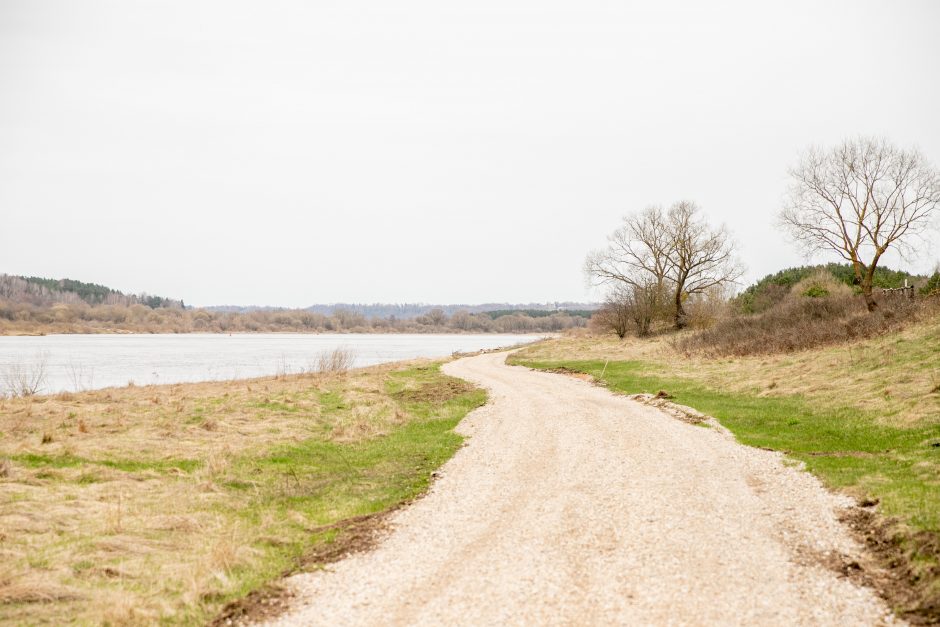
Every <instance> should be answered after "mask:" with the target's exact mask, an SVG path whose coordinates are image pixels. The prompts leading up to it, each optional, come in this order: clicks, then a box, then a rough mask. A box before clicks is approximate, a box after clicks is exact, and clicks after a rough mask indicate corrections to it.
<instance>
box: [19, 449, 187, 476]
mask: <svg viewBox="0 0 940 627" xmlns="http://www.w3.org/2000/svg"><path fill="white" fill-rule="evenodd" d="M10 459H12V460H13V461H15V462H17V463H19V464H22V465H23V466H26V467H27V468H74V467H77V466H104V467H106V468H113V469H115V470H121V471H124V472H141V471H145V470H153V471H156V472H161V473H163V472H168V471H170V470H182V471H183V472H187V473H189V472H192V471H194V470H196V469H197V468H199V467H200V466H202V462H201V461H199V460H197V459H160V460H140V459H86V458H84V457H78V456H76V455H69V454H62V455H40V454H36V453H25V454H22V455H12V456H11V457H10Z"/></svg>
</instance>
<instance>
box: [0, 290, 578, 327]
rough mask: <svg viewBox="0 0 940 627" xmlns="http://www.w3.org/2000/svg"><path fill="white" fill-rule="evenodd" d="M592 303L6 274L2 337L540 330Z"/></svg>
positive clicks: (0, 297) (574, 319) (573, 322)
mask: <svg viewBox="0 0 940 627" xmlns="http://www.w3.org/2000/svg"><path fill="white" fill-rule="evenodd" d="M594 308H595V306H594V305H592V304H587V303H551V304H531V303H529V304H525V305H514V304H511V303H493V304H490V305H472V306H470V305H449V306H434V305H424V304H404V305H385V304H372V305H355V304H337V305H314V306H312V307H309V308H307V309H279V308H269V307H233V306H223V307H207V308H201V309H196V308H192V307H188V308H187V307H186V306H185V305H184V304H183V301H182V300H174V299H169V298H163V297H158V296H150V295H148V294H139V295H130V294H124V293H122V292H120V291H118V290H114V289H111V288H108V287H105V286H103V285H98V284H95V283H84V282H82V281H74V280H71V279H42V278H37V277H19V276H9V275H0V334H2V335H10V334H37V333H246V332H300V333H445V332H446V333H526V332H532V333H539V332H552V331H562V330H564V329H570V328H578V327H584V326H586V325H587V322H588V319H589V318H590V316H591V314H592V313H593V310H594Z"/></svg>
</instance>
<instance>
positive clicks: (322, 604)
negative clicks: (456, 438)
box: [281, 353, 892, 625]
mask: <svg viewBox="0 0 940 627" xmlns="http://www.w3.org/2000/svg"><path fill="white" fill-rule="evenodd" d="M504 359H505V353H502V354H499V353H497V354H488V355H481V356H478V357H471V358H467V359H462V360H459V361H456V362H453V363H451V364H448V365H447V366H445V371H446V372H447V373H448V374H451V375H453V376H457V377H461V378H464V379H467V380H469V381H473V382H475V383H478V384H480V385H483V386H485V387H487V388H488V389H489V390H490V391H491V401H490V403H489V404H488V405H486V406H485V407H483V408H481V409H479V410H477V411H476V412H474V413H472V414H471V415H470V416H468V417H467V418H466V419H465V420H464V422H463V423H461V425H460V427H459V430H460V431H461V432H463V433H465V434H467V435H469V436H470V439H469V440H468V444H467V446H466V447H464V448H463V449H461V450H460V451H459V452H458V454H457V455H456V456H455V457H454V458H453V459H452V460H451V461H450V462H448V463H447V464H446V465H445V466H444V468H443V469H442V472H441V478H440V479H439V480H438V481H437V482H436V483H435V485H434V487H433V489H432V490H431V493H430V494H429V495H428V496H427V497H426V498H424V499H421V500H420V501H419V502H417V503H415V504H414V505H413V506H411V507H409V508H406V509H405V510H403V511H401V512H399V513H398V514H396V515H395V516H394V518H393V521H392V523H393V531H392V532H391V533H390V534H389V537H388V538H386V539H385V540H384V541H383V542H382V543H381V545H380V546H379V547H378V548H377V549H376V550H374V551H372V552H369V553H364V554H359V555H353V556H351V557H349V558H347V559H346V560H344V561H342V562H339V563H337V564H334V565H332V566H330V567H329V568H328V570H326V571H324V572H319V573H313V574H305V575H299V576H297V577H294V578H292V579H291V580H290V583H291V585H293V586H294V587H295V589H296V591H297V594H298V605H297V607H296V608H295V609H294V611H293V612H292V613H291V614H288V615H286V616H284V617H282V618H281V622H282V623H283V624H297V625H301V624H303V625H310V624H323V625H363V624H366V625H369V624H372V625H380V624H381V625H387V624H393V625H406V624H423V625H440V624H451V625H452V624H468V625H484V624H521V623H526V624H610V623H621V624H623V623H629V624H722V625H726V624H756V623H759V624H788V625H792V624H826V625H835V624H852V625H864V624H882V623H884V622H889V623H890V622H891V620H892V619H891V616H890V614H888V613H887V610H886V608H885V606H884V605H883V604H882V602H881V601H880V600H879V599H878V598H877V597H876V596H875V595H874V593H873V592H871V591H870V590H868V589H867V588H861V587H858V586H856V585H855V584H853V583H852V582H850V581H849V580H848V579H846V578H844V577H840V576H839V575H837V574H836V573H835V572H833V571H832V570H830V569H827V568H825V567H824V566H822V565H821V562H822V561H824V560H827V559H830V560H831V559H834V558H836V557H837V556H841V557H840V558H841V559H848V560H852V559H855V557H856V556H855V554H856V552H857V551H858V547H857V546H856V545H855V544H854V543H853V542H852V541H851V540H850V539H849V537H848V535H847V533H846V532H845V530H844V529H843V528H842V527H841V526H840V524H839V523H838V522H837V520H836V516H835V510H836V509H837V508H838V507H840V506H844V505H847V504H848V503H847V501H846V500H844V499H842V498H841V497H836V496H834V495H831V494H828V493H827V492H826V491H824V490H823V489H822V488H821V487H820V485H819V484H818V482H817V481H816V480H815V479H814V478H812V477H811V476H810V475H808V474H806V473H803V472H799V471H797V470H794V469H793V468H791V467H788V466H786V465H785V464H784V463H782V461H781V458H780V457H779V456H778V455H776V454H774V453H768V452H766V451H761V450H757V449H751V448H747V447H744V446H740V445H738V444H736V443H735V442H734V441H733V440H732V439H731V438H730V437H729V436H727V435H724V434H722V433H720V432H718V431H716V430H715V429H709V428H703V427H699V426H693V425H690V424H686V423H683V422H681V421H679V420H676V419H675V418H671V417H668V416H667V415H666V414H664V413H662V412H661V411H659V410H657V409H654V408H652V407H648V406H645V405H641V404H639V403H636V402H633V401H630V400H627V399H625V398H623V397H618V396H615V395H613V394H611V393H609V392H607V391H606V390H604V389H601V388H598V387H595V386H592V385H590V384H589V383H586V382H584V381H579V380H576V379H574V378H571V377H565V376H561V375H553V374H548V373H540V372H533V371H529V370H526V369H523V368H518V367H509V366H506V365H505V364H504V363H503V362H504Z"/></svg>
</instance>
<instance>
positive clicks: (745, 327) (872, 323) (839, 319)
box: [677, 294, 932, 355]
mask: <svg viewBox="0 0 940 627" xmlns="http://www.w3.org/2000/svg"><path fill="white" fill-rule="evenodd" d="M928 307H929V306H928V305H926V304H921V303H918V302H916V301H912V300H909V299H906V298H890V297H889V298H882V299H881V300H880V302H879V309H878V310H876V311H875V312H873V313H869V312H868V310H867V309H866V307H865V302H864V301H863V300H862V299H861V298H859V297H857V296H854V295H845V294H843V295H834V296H825V297H816V298H805V297H798V296H796V297H791V298H787V299H785V300H783V301H782V302H781V303H780V304H778V305H776V306H775V307H773V308H771V309H768V310H766V311H764V312H763V313H759V314H751V315H748V314H734V315H731V316H729V317H727V318H725V319H724V320H722V321H721V322H719V323H718V324H716V325H714V326H713V327H711V328H709V329H706V330H704V331H700V332H699V333H696V334H694V335H690V336H686V337H684V338H681V339H679V340H678V342H677V346H678V348H679V349H680V350H682V351H684V352H686V353H693V352H700V353H704V354H708V355H754V354H767V353H786V352H792V351H798V350H805V349H809V348H813V347H816V346H821V345H825V344H837V343H841V342H848V341H851V340H855V339H860V338H865V337H872V336H875V335H880V334H882V333H885V332H888V331H891V330H893V329H897V328H899V327H900V326H902V325H904V324H905V323H907V322H910V321H913V320H916V319H917V318H918V317H919V316H920V315H921V314H922V313H923V312H925V310H927V311H932V310H931V309H928Z"/></svg>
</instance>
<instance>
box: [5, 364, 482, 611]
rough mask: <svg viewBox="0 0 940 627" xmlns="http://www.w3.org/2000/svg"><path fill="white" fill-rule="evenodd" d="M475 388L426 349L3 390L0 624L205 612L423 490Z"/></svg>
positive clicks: (451, 446) (455, 439) (447, 452)
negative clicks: (344, 526) (21, 394)
mask: <svg viewBox="0 0 940 627" xmlns="http://www.w3.org/2000/svg"><path fill="white" fill-rule="evenodd" d="M484 401H485V394H484V393H483V392H482V391H480V390H476V389H473V388H471V387H469V386H468V385H466V384H464V383H463V382H459V381H457V380H455V379H452V378H450V377H446V376H445V375H443V374H442V373H440V371H439V369H438V366H437V365H436V364H431V365H426V364H425V365H417V366H411V367H405V366H382V367H376V368H371V369H365V370H362V371H355V372H353V373H350V374H349V375H348V376H347V377H320V378H316V377H287V378H280V379H266V380H254V381H250V382H230V383H211V384H195V385H180V386H159V387H150V388H136V389H135V388H123V389H120V390H107V391H102V392H89V393H86V394H82V395H74V396H73V395H63V396H60V397H55V398H45V399H34V400H32V401H30V400H24V399H19V400H16V401H9V400H8V401H5V402H3V404H2V405H0V428H2V430H0V461H2V460H3V459H6V460H7V462H6V463H7V466H6V467H7V476H6V477H5V478H4V477H0V522H2V525H0V555H2V560H0V622H9V623H16V624H20V623H33V622H36V623H38V622H42V621H44V620H47V621H48V620H54V621H55V622H59V623H60V622H61V621H62V619H63V618H64V617H71V618H72V619H73V620H74V622H77V623H85V624H98V623H102V622H114V623H127V622H130V623H152V622H161V623H173V624H178V623H185V624H197V623H199V624H201V623H203V622H204V621H205V620H206V619H207V618H208V617H211V616H212V615H213V614H214V613H215V612H217V611H218V609H219V608H220V607H221V606H222V605H224V604H225V603H226V602H227V601H229V600H232V599H235V598H238V597H240V596H243V595H244V594H246V593H247V592H249V591H251V590H253V589H256V588H258V587H259V586H261V585H263V584H264V583H266V582H268V581H271V580H272V579H274V578H276V577H278V576H279V575H280V574H281V573H283V572H284V571H286V570H290V569H292V568H294V567H296V565H297V564H298V561H299V560H300V558H301V557H302V556H303V555H304V553H306V552H308V551H310V550H311V549H312V548H314V547H315V546H317V545H322V544H323V543H328V542H330V541H331V540H332V539H333V537H334V536H335V534H336V532H335V530H326V531H322V530H321V531H317V530H316V529H317V528H318V527H321V526H324V525H329V524H331V523H334V522H336V521H340V520H344V519H348V518H350V517H354V516H360V515H363V514H370V513H374V512H378V511H383V510H385V509H388V508H390V507H393V506H395V505H397V504H399V503H401V502H403V501H407V500H409V499H411V498H413V497H415V496H416V495H418V494H420V493H422V492H423V491H424V490H425V489H426V487H427V485H428V481H429V476H430V473H431V471H432V470H434V469H435V468H437V467H438V466H439V465H440V464H441V463H443V462H444V461H445V460H446V459H448V458H449V457H450V456H451V455H452V454H453V453H454V452H455V451H456V450H457V448H458V447H459V445H460V442H461V438H460V437H459V436H458V435H457V434H455V433H454V432H453V427H454V426H455V425H456V424H457V422H458V421H459V420H460V419H461V418H462V417H463V416H464V415H465V414H466V413H467V412H468V411H470V410H471V409H472V408H474V407H477V406H479V405H481V404H482V403H483V402H484ZM44 441H45V443H43V442H44Z"/></svg>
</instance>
